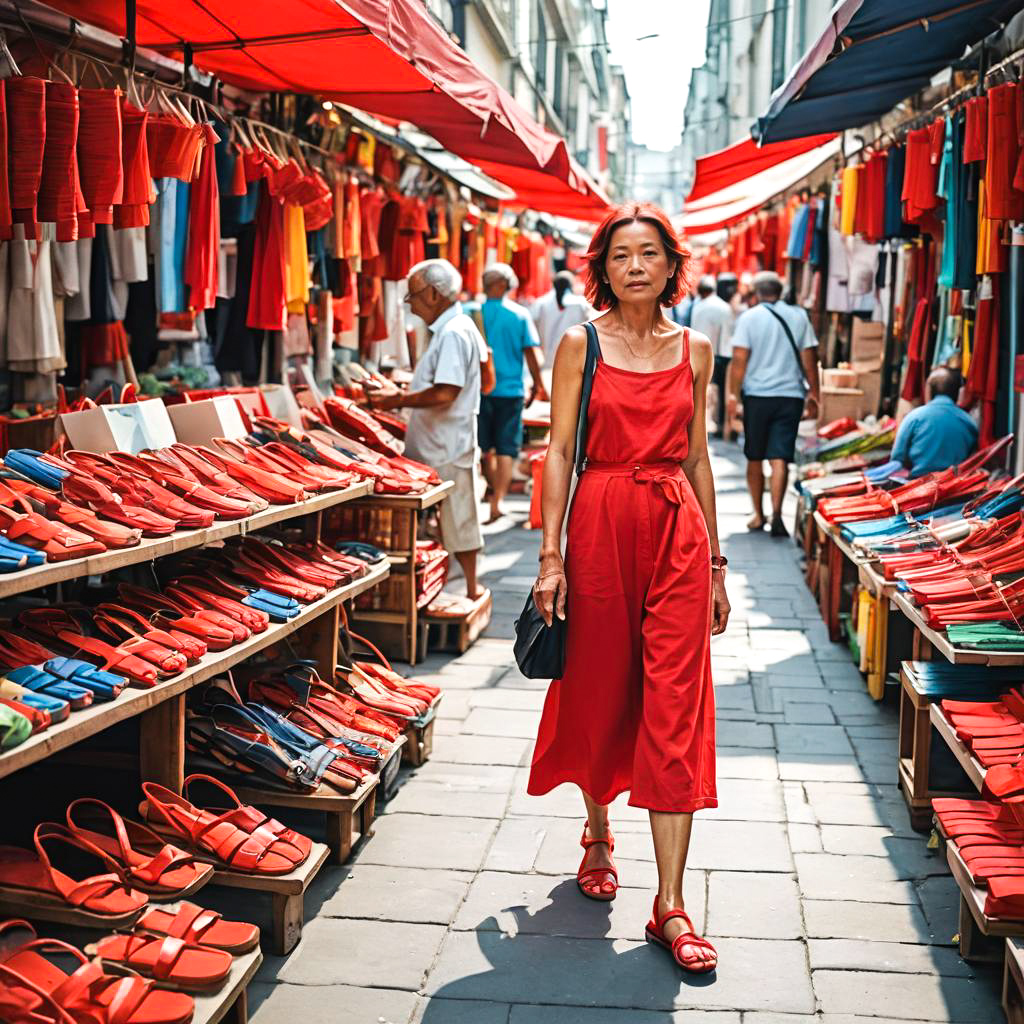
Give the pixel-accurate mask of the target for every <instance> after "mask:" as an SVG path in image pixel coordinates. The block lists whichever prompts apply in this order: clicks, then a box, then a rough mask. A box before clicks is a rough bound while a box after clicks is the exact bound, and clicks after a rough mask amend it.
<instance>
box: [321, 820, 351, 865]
mask: <svg viewBox="0 0 1024 1024" xmlns="http://www.w3.org/2000/svg"><path fill="white" fill-rule="evenodd" d="M327 845H328V846H329V847H330V848H331V860H332V861H333V862H334V863H335V864H344V863H345V861H347V860H348V858H349V856H350V855H351V853H352V811H350V810H345V811H338V812H332V813H331V814H328V815H327Z"/></svg>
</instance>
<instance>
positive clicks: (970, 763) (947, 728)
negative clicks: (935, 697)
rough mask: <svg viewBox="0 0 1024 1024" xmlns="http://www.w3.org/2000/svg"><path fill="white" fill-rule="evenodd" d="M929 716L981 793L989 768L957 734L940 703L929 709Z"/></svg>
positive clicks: (958, 762) (972, 783) (935, 728)
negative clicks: (985, 766)
mask: <svg viewBox="0 0 1024 1024" xmlns="http://www.w3.org/2000/svg"><path fill="white" fill-rule="evenodd" d="M929 717H930V719H931V724H932V728H933V729H934V730H935V731H936V732H937V733H938V735H939V737H940V738H941V739H942V740H943V742H944V743H945V744H946V746H947V747H949V749H950V752H951V753H952V755H953V757H954V758H956V761H957V764H959V765H960V767H961V768H963V770H964V774H965V775H966V776H967V778H969V779H970V780H971V785H973V786H974V788H975V789H976V790H977V791H978V792H979V793H980V792H981V787H982V786H983V785H984V783H985V776H986V775H987V774H988V771H987V769H986V768H984V767H983V766H982V764H981V762H980V761H979V760H978V759H977V758H976V757H975V756H974V754H972V753H971V751H970V750H968V749H967V745H966V744H965V743H964V742H963V740H961V739H960V738H959V737H958V736H957V734H956V729H955V728H954V727H953V724H952V723H951V722H950V720H949V719H948V718H947V717H946V716H945V714H944V713H943V711H942V708H941V707H940V706H939V705H938V704H932V706H931V709H930V710H929Z"/></svg>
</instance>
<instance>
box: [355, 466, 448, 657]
mask: <svg viewBox="0 0 1024 1024" xmlns="http://www.w3.org/2000/svg"><path fill="white" fill-rule="evenodd" d="M454 486H455V485H454V484H453V483H451V482H450V481H445V482H444V483H441V484H438V485H437V486H436V487H431V488H430V490H428V491H424V492H423V493H422V494H375V495H370V496H368V497H365V498H359V499H358V500H357V501H356V506H357V507H359V508H365V509H371V510H381V511H383V510H391V511H401V512H408V513H410V514H409V515H408V516H407V517H406V518H407V520H408V524H409V525H408V528H407V530H406V533H405V539H404V541H403V542H402V547H400V548H393V549H390V550H389V551H388V558H389V562H390V564H391V567H392V568H394V569H396V570H401V575H402V576H403V578H404V582H405V584H406V585H405V587H403V591H402V596H403V604H404V607H403V608H402V609H401V610H400V611H370V610H358V609H353V612H352V616H353V618H354V619H355V620H356V621H357V622H372V623H380V624H383V625H391V626H400V627H401V628H402V641H403V653H404V657H405V660H406V661H407V662H408V663H409V664H410V665H415V664H416V662H417V661H418V660H419V657H420V656H421V655H422V654H424V653H425V651H423V650H421V649H420V646H421V645H420V642H419V635H420V627H419V619H420V609H419V607H418V606H417V603H416V543H417V541H418V540H419V530H420V517H419V513H420V512H424V511H426V510H427V509H428V508H433V506H435V505H437V504H439V503H440V502H442V501H444V499H445V498H446V497H447V496H448V492H449V491H450V490H452V488H453V487H454Z"/></svg>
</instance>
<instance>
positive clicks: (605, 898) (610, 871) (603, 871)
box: [576, 821, 619, 903]
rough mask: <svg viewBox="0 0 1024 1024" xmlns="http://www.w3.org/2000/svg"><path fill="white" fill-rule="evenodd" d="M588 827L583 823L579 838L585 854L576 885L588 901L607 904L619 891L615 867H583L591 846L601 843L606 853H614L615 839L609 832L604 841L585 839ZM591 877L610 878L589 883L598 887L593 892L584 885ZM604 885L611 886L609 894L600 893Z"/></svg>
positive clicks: (587, 822)
mask: <svg viewBox="0 0 1024 1024" xmlns="http://www.w3.org/2000/svg"><path fill="white" fill-rule="evenodd" d="M589 827H590V822H589V821H586V822H584V823H583V835H582V837H581V838H580V846H582V847H583V849H584V850H586V851H587V852H586V853H584V854H583V860H582V861H581V862H580V869H579V871H577V872H576V885H577V886H578V887H579V890H580V892H581V893H583V895H584V896H586V897H587V899H588V900H597V901H598V902H600V903H608V902H609V901H610V900H613V899H615V896H616V894H617V893H618V890H619V873H618V872H617V871H616V870H615V865H614V864H613V865H612V866H611V867H607V868H585V867H584V865H585V864H586V863H587V854H589V853H590V848H591V847H592V846H597V845H599V844H602V843H603V844H604V845H605V846H607V847H608V853H609V854H611V853H613V852H614V851H615V837H614V836H613V835H612V834H611V832H609V833H608V835H607V837H606V838H604V839H595V838H593V837H590V838H587V829H588V828H589ZM591 875H609V876H611V877H610V879H608V878H602V879H600V880H599V881H598V880H596V879H595V880H594V881H593V882H591V884H592V885H596V886H597V887H598V889H597V891H596V892H594V891H592V890H590V889H587V888H586V887H585V885H584V883H585V882H586V881H587V880H588V878H590V876H591ZM606 885H610V886H612V889H611V891H610V892H603V891H602V890H603V889H604V886H606Z"/></svg>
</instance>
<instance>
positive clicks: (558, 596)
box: [533, 559, 568, 626]
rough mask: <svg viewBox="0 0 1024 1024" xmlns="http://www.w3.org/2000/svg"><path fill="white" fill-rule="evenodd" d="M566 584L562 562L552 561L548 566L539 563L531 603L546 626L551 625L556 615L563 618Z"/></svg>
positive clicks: (559, 560)
mask: <svg viewBox="0 0 1024 1024" xmlns="http://www.w3.org/2000/svg"><path fill="white" fill-rule="evenodd" d="M567 592H568V583H567V581H566V578H565V566H564V565H562V560H561V559H558V560H557V562H556V561H554V560H552V561H551V563H549V564H544V563H543V562H542V563H541V567H540V572H539V573H538V574H537V581H536V582H535V583H534V585H533V603H534V604H535V605H536V606H537V611H539V612H540V614H541V617H542V618H543V619H544V622H545V623H546V624H547V625H549V626H550V625H551V623H552V622H553V621H554V617H555V616H556V615H557V616H558V617H559V618H560V619H564V618H565V597H566V594H567Z"/></svg>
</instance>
